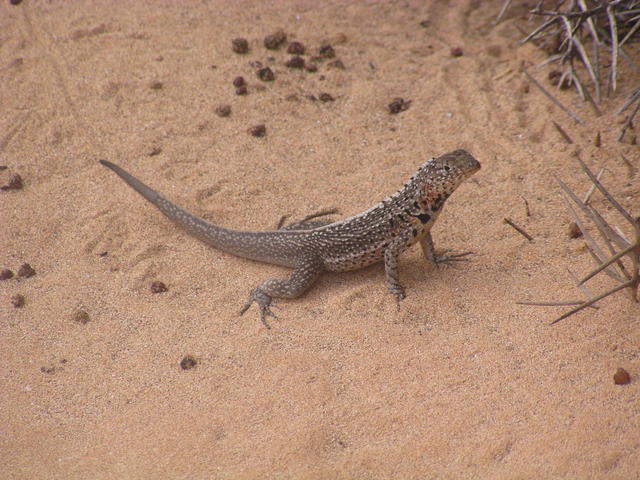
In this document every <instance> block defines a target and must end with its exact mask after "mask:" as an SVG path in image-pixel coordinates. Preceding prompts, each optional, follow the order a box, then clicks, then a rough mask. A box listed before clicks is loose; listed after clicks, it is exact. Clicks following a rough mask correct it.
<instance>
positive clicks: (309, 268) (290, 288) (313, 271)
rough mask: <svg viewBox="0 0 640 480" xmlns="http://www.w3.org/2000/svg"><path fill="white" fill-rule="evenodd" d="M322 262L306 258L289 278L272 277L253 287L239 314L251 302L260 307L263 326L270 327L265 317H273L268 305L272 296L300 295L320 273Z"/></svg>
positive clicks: (293, 296)
mask: <svg viewBox="0 0 640 480" xmlns="http://www.w3.org/2000/svg"><path fill="white" fill-rule="evenodd" d="M322 270H323V267H322V262H321V261H320V260H319V259H317V258H313V259H308V260H305V261H302V262H300V264H299V265H297V266H296V268H295V269H294V270H293V272H292V273H291V276H290V277H289V278H272V279H270V280H267V281H266V282H264V283H263V284H262V285H260V286H258V287H256V288H254V289H253V290H252V291H251V294H250V295H249V299H248V300H247V303H245V304H244V306H243V307H242V310H240V315H242V314H243V313H244V312H246V311H247V310H248V308H249V307H250V306H251V304H252V303H253V302H256V303H257V304H258V306H259V307H260V321H261V322H262V323H263V324H264V326H265V327H267V328H271V327H270V326H269V324H268V323H267V317H268V316H271V317H275V316H276V315H275V314H274V313H273V312H272V311H271V309H270V308H269V306H270V305H271V300H272V299H273V298H297V297H299V296H300V295H302V294H303V293H304V292H305V291H306V290H307V289H308V288H309V287H310V286H311V285H313V282H315V281H316V280H317V279H318V277H319V276H320V274H321V273H322Z"/></svg>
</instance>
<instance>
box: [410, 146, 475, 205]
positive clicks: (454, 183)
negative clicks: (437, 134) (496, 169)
mask: <svg viewBox="0 0 640 480" xmlns="http://www.w3.org/2000/svg"><path fill="white" fill-rule="evenodd" d="M478 170H480V162H478V161H477V160H476V159H475V158H473V156H472V155H471V154H470V153H468V152H467V151H465V150H455V151H453V152H449V153H445V154H444V155H442V156H440V157H437V158H433V159H431V160H429V161H428V162H426V163H425V164H424V165H422V167H420V170H419V171H418V178H417V180H418V181H419V180H422V182H419V183H420V184H421V188H420V192H419V193H418V195H419V197H420V199H419V203H421V204H422V206H423V208H426V209H430V210H433V211H437V210H438V209H439V208H440V207H441V206H442V204H443V203H444V201H445V200H446V199H447V198H448V197H449V195H451V194H452V193H453V192H454V190H455V189H456V188H458V186H460V184H461V183H462V182H464V181H465V180H466V179H467V178H469V177H470V176H471V175H473V174H474V173H476V172H477V171H478Z"/></svg>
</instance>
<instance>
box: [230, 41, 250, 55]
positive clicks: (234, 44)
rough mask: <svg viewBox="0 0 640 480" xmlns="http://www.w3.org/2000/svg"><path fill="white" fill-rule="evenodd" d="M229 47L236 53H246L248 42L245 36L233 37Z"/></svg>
mask: <svg viewBox="0 0 640 480" xmlns="http://www.w3.org/2000/svg"><path fill="white" fill-rule="evenodd" d="M231 49H232V50H233V51H234V52H236V53H247V52H248V51H249V42H247V39H246V38H234V39H233V40H231Z"/></svg>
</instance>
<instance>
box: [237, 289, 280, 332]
mask: <svg viewBox="0 0 640 480" xmlns="http://www.w3.org/2000/svg"><path fill="white" fill-rule="evenodd" d="M253 302H256V303H257V304H258V307H260V321H261V322H262V324H263V325H264V326H265V327H267V328H269V329H270V328H271V326H270V325H269V324H268V323H267V317H273V318H278V316H277V315H276V314H275V313H273V312H272V311H271V309H270V308H269V305H271V297H270V296H269V295H267V294H266V293H264V292H263V291H262V290H260V288H259V287H258V288H254V289H253V290H252V291H251V294H250V295H249V299H248V300H247V302H246V303H245V304H244V305H243V306H242V308H241V309H240V315H241V316H242V315H244V312H246V311H247V310H248V309H249V307H250V306H251V304H252V303H253Z"/></svg>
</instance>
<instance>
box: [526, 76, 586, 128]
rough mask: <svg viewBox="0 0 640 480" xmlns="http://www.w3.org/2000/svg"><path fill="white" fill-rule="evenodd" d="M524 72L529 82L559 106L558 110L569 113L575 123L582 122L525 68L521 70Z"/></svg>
mask: <svg viewBox="0 0 640 480" xmlns="http://www.w3.org/2000/svg"><path fill="white" fill-rule="evenodd" d="M523 72H524V74H525V75H526V76H527V77H528V78H529V80H531V82H532V83H533V84H534V85H535V86H536V87H538V88H539V89H540V91H541V92H542V93H544V94H545V95H546V97H547V98H548V99H549V100H551V101H552V102H553V103H555V104H556V105H557V106H558V108H560V110H562V111H563V112H564V113H566V114H567V115H569V117H570V118H571V119H572V120H573V121H574V122H576V123H584V122H583V121H582V120H581V119H580V118H579V117H578V116H576V115H575V114H574V113H573V112H571V110H569V109H568V108H567V107H565V106H564V105H563V104H562V103H560V100H558V99H557V98H556V97H554V96H553V95H551V94H550V93H549V92H548V91H547V89H546V88H544V87H543V86H542V85H540V83H538V81H537V80H536V79H535V78H533V77H532V76H531V74H529V72H527V71H526V70H523Z"/></svg>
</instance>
